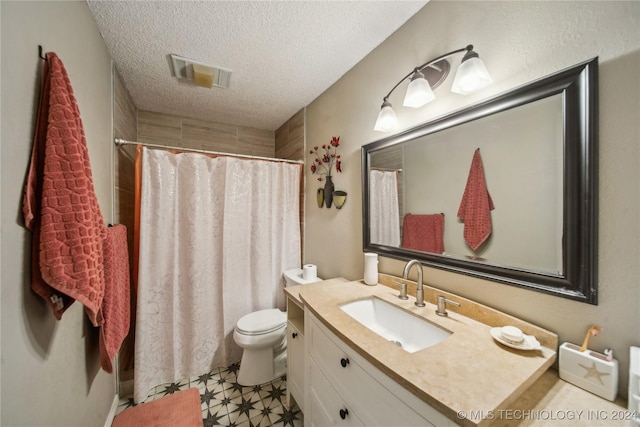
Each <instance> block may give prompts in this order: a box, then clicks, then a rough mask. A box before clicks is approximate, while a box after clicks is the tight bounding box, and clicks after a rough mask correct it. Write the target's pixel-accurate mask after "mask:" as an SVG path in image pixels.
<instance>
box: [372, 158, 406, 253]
mask: <svg viewBox="0 0 640 427" xmlns="http://www.w3.org/2000/svg"><path fill="white" fill-rule="evenodd" d="M396 175H397V173H396V172H395V171H379V170H372V171H370V172H369V224H370V229H371V243H377V244H380V245H387V246H400V213H399V207H398V181H397V177H396Z"/></svg>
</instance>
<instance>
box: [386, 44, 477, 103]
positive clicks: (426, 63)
mask: <svg viewBox="0 0 640 427" xmlns="http://www.w3.org/2000/svg"><path fill="white" fill-rule="evenodd" d="M464 51H467V54H468V53H469V52H472V51H473V45H467V46H466V47H463V48H462V49H456V50H452V51H451V52H449V53H445V54H444V55H440V56H438V57H437V58H435V59H432V60H430V61H427V62H425V63H424V64H422V65H420V66H419V67H415V68H414V69H413V70H411V71H410V72H409V74H407V75H406V76H404V77H403V78H402V79H400V81H399V82H398V83H396V85H395V86H394V87H393V88H391V90H390V91H389V93H388V94H387V96H385V97H384V98H382V101H383V102H387V101H388V100H389V97H390V96H391V94H392V93H393V91H394V90H396V89H397V88H398V86H400V84H401V83H402V82H404V81H405V80H406V79H408V78H409V77H411V76H412V75H413V74H414V73H416V72H418V71H420V72H421V71H422V70H424V69H425V68H427V67H428V66H430V65H433V64H435V63H436V62H439V61H442V60H443V59H446V58H448V57H450V56H453V55H455V54H456V53H460V52H464ZM465 56H466V55H465ZM475 56H477V54H476V55H475Z"/></svg>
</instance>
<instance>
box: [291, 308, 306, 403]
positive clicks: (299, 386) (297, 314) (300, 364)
mask: <svg viewBox="0 0 640 427" xmlns="http://www.w3.org/2000/svg"><path fill="white" fill-rule="evenodd" d="M304 358H305V350H304V310H303V308H302V306H301V305H299V304H298V302H296V301H295V300H294V299H293V298H291V297H288V298H287V397H288V404H289V407H291V406H293V403H294V402H295V403H297V404H298V406H299V407H300V409H303V408H304Z"/></svg>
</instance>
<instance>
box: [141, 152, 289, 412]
mask: <svg viewBox="0 0 640 427" xmlns="http://www.w3.org/2000/svg"><path fill="white" fill-rule="evenodd" d="M142 156H143V158H142V185H141V202H140V203H141V208H140V209H141V210H140V255H139V273H138V296H137V299H138V303H137V305H138V307H137V318H136V338H135V368H134V371H135V372H134V374H135V376H134V400H135V401H136V402H140V401H142V400H144V399H146V397H147V393H148V391H149V389H150V388H151V387H153V386H156V385H159V384H163V383H167V382H175V381H177V380H179V379H181V378H187V377H190V376H195V375H200V374H203V373H206V372H208V371H210V370H211V369H212V368H214V367H217V366H226V365H227V364H228V363H230V362H235V361H238V360H240V355H241V349H240V348H238V347H237V346H236V345H235V343H234V341H233V329H234V327H235V324H236V322H237V321H238V319H239V318H240V317H242V316H243V315H245V314H247V313H250V312H252V311H256V310H261V309H266V308H274V307H278V308H281V309H284V294H283V285H282V272H283V271H284V270H286V269H289V268H296V267H299V266H300V222H299V192H300V181H299V176H300V166H299V165H293V164H287V163H277V162H267V161H257V160H240V159H236V158H229V157H218V158H210V157H207V156H205V155H201V154H187V153H183V154H172V153H169V152H165V151H160V150H150V149H143V150H142Z"/></svg>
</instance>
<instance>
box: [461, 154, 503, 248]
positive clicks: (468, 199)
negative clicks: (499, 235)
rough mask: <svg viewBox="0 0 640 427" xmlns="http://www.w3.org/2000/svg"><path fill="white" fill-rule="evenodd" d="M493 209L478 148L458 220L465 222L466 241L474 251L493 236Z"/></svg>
mask: <svg viewBox="0 0 640 427" xmlns="http://www.w3.org/2000/svg"><path fill="white" fill-rule="evenodd" d="M493 209H494V206H493V200H491V195H490V194H489V191H488V190H487V183H486V181H485V178H484V169H483V167H482V159H481V158H480V149H479V148H478V149H476V151H475V153H474V154H473V161H472V162H471V168H470V170H469V177H468V178H467V186H466V187H465V189H464V194H463V195H462V201H461V202H460V208H459V209H458V218H460V219H462V220H463V221H464V240H465V241H466V242H467V244H468V245H469V246H470V247H471V249H473V250H474V251H475V250H476V249H478V248H479V247H480V245H481V244H482V243H484V242H485V240H487V238H488V237H489V235H491V210H493Z"/></svg>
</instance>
